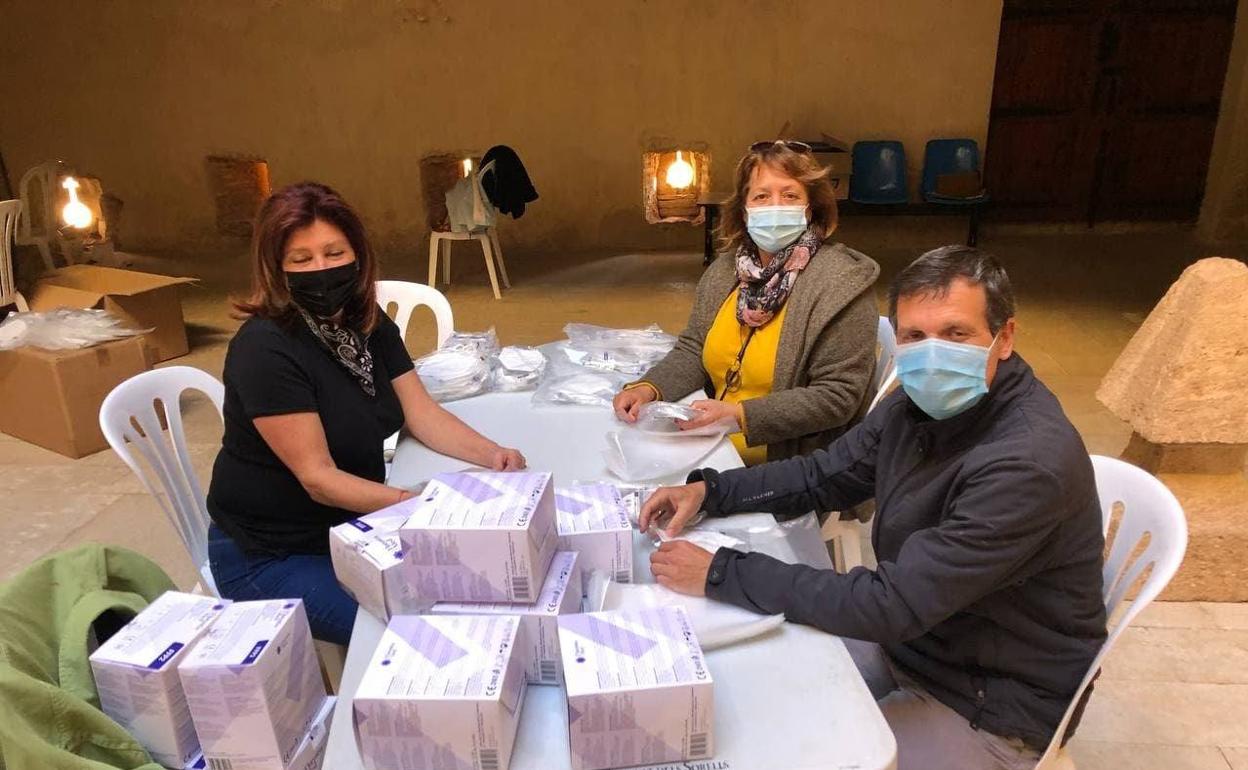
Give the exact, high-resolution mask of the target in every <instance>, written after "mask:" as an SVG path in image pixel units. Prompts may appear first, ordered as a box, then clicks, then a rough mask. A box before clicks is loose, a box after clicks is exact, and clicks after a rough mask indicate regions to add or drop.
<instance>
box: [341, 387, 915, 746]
mask: <svg viewBox="0 0 1248 770" xmlns="http://www.w3.org/2000/svg"><path fill="white" fill-rule="evenodd" d="M530 397H531V394H529V393H494V394H489V395H485V396H479V397H477V398H472V399H467V400H464V401H457V402H452V403H449V404H446V407H447V409H449V410H450V411H451V412H453V413H455V414H457V415H458V416H460V417H461V418H463V419H464V420H465V421H467V422H468V423H469V424H470V425H472V426H473V427H474V428H476V429H478V430H480V431H481V432H482V433H484V434H485V435H487V436H489V438H491V439H492V440H494V441H497V442H499V443H500V444H503V445H504V446H513V447H516V448H517V449H519V450H520V451H521V452H523V453H524V455H525V456H526V458H527V459H528V461H529V467H530V468H532V469H534V470H548V471H551V472H553V473H554V474H555V481H556V483H559V484H569V483H572V482H573V481H592V480H595V479H610V478H611V477H610V475H609V474H608V472H607V469H606V464H605V462H604V461H603V459H602V455H601V451H600V450H601V449H602V448H603V447H605V443H604V439H603V436H604V435H605V433H606V432H607V431H608V430H611V429H613V428H614V427H615V426H616V425H617V423H616V422H615V417H614V416H613V415H612V414H611V412H610V411H609V410H607V409H601V408H592V407H575V406H559V407H534V406H533V405H532V404H531V403H530V400H529V399H530ZM701 465H703V466H710V467H716V468H720V469H728V468H734V467H739V466H740V465H741V460H740V458H739V457H738V456H737V453H736V452H735V451H734V450H733V448H732V445H731V444H730V443H729V442H727V441H724V442H723V443H722V444H721V445H720V446H719V447H718V448H717V449H715V450H714V451H713V452H712V453H711V454H710V455H709V456H708V457H707V458H706V459H705V460H703V461H702V463H701ZM463 468H464V463H463V461H461V460H453V459H450V458H447V457H444V456H441V455H438V454H435V453H433V452H432V451H430V450H429V449H427V448H426V447H424V446H423V445H421V444H420V443H419V442H417V441H415V440H414V439H410V438H408V439H405V440H404V441H402V442H401V443H400V444H399V448H398V451H397V452H396V453H395V458H394V463H393V465H392V468H391V476H390V478H391V482H390V483H392V484H397V485H399V486H414V485H415V484H417V483H419V482H421V481H423V480H426V479H428V478H429V477H430V476H432V475H433V474H435V473H438V472H441V471H456V470H461V469H463ZM665 481H666V482H667V483H673V482H678V481H683V478H673V479H667V480H665ZM787 537H789V538H806V539H809V538H818V537H819V534H818V530H817V529H795V530H793V531H791V532H789V533H788V535H787ZM633 545H634V573H635V576H636V579H637V580H639V581H643V582H650V581H652V580H653V578H652V577H651V575H650V563H649V559H648V554H649V551H650V548H651V546H650V545H649V544H648V542H647V541H646V539H645V538H643V537H641V536H640V535H636V536H635V538H634V543H633ZM798 545H799V547H797V548H796V549H795V548H794V547H793V546H794V544H793V543H789V542H786V541H785V540H784V539H777V540H774V541H772V543H771V544H770V545H760V546H758V547H757V548H756V550H762V551H767V552H770V553H771V554H772V555H773V556H776V557H777V558H781V559H785V560H786V561H793V560H794V559H793V553H794V551H795V550H796V551H797V552H807V553H809V552H810V550H811V548H810V546H811V543H802V544H798ZM801 545H804V546H805V547H804V548H803V547H800V546H801ZM816 566H820V567H826V566H829V565H828V564H818V565H816ZM384 628H385V624H383V623H382V622H381V621H379V620H377V619H376V618H374V617H373V616H372V615H370V614H368V613H367V612H365V611H363V610H361V611H360V612H359V613H358V614H357V615H356V618H355V628H354V629H353V631H352V637H351V646H350V649H349V651H348V654H347V662H346V666H345V668H344V671H343V676H342V683H341V686H340V688H339V700H338V706H337V711H336V713H335V716H334V721H333V726H332V728H331V729H330V733H329V741H328V746H327V750H326V756H325V763H324V767H325V768H332V770H356V768H361V767H362V765H361V763H360V757H359V751H358V749H357V747H356V743H355V735H354V728H353V720H352V718H351V710H352V700H353V696H354V694H355V691H356V689H357V688H358V687H359V684H360V678H361V677H362V676H363V671H364V668H365V667H366V666H367V664H368V661H369V659H370V658H371V657H372V655H373V651H374V650H375V649H376V646H377V643H378V641H379V640H380V638H381V633H382V631H383V630H384ZM706 660H707V665H708V666H709V667H710V670H711V675H712V676H713V677H714V680H715V756H714V757H713V758H712V759H711V760H706V761H699V762H695V763H691V764H690V765H684V764H680V763H678V764H675V765H662V766H656V767H659V768H663V770H683V768H685V767H696V768H699V770H712V769H713V770H755V769H756V768H777V769H780V768H783V770H807V769H809V770H814V769H815V768H826V769H828V770H848V769H849V768H854V769H855V770H891V769H892V768H895V767H896V761H897V760H896V756H897V748H896V742H895V741H894V739H893V735H892V732H891V731H890V730H889V728H888V725H887V723H885V721H884V717H883V716H882V715H881V714H880V711H879V708H878V707H877V706H876V705H875V700H874V699H873V698H872V697H871V693H870V692H869V691H868V690H867V687H866V685H865V684H864V683H863V681H862V678H861V676H859V674H858V671H857V669H856V668H855V667H854V664H853V661H852V660H851V659H850V657H849V654H848V653H847V652H846V650H845V645H843V644H842V643H841V641H840V639H839V638H837V637H835V636H831V635H829V634H825V633H823V632H821V631H816V630H814V629H812V628H809V627H806V626H800V625H797V624H794V623H785V624H784V625H782V626H781V627H780V628H779V629H778V630H777V631H775V632H773V633H770V634H768V635H766V636H763V637H759V638H757V639H753V640H751V641H748V642H744V643H741V644H737V645H733V646H729V647H725V648H722V649H718V650H712V651H710V652H708V653H707V655H706ZM567 745H568V725H567V704H566V699H565V697H564V693H563V688H561V687H549V686H531V687H529V688H528V695H527V698H526V702H525V705H524V707H523V710H522V712H521V720H520V729H519V733H518V735H517V737H516V744H515V748H514V750H513V753H512V758H511V767H512V768H513V770H564V769H565V768H567V769H569V770H570V768H571V758H570V757H569V754H568V752H567V750H566V747H567ZM560 747H563V749H562V750H560ZM396 770H402V769H400V768H396Z"/></svg>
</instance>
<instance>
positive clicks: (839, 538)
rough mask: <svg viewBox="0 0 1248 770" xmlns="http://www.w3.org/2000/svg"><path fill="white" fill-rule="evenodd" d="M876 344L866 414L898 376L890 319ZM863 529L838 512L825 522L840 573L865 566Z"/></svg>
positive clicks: (881, 324)
mask: <svg viewBox="0 0 1248 770" xmlns="http://www.w3.org/2000/svg"><path fill="white" fill-rule="evenodd" d="M875 343H876V355H875V372H874V373H873V374H872V375H871V387H872V388H873V389H874V390H875V397H874V398H872V400H871V405H870V406H869V407H867V412H870V411H871V410H872V409H875V406H876V404H878V403H880V400H881V399H882V398H883V397H884V394H885V393H887V392H888V389H889V388H890V387H892V384H893V382H895V381H896V377H897V373H896V369H895V367H894V366H893V363H894V361H895V360H896V358H897V335H896V333H895V332H893V324H892V322H891V321H890V320H889V319H888V316H883V315H882V316H880V321H879V324H878V325H877V326H876V330H875ZM862 528H863V524H862V522H859V521H858V520H856V519H850V520H848V521H842V520H841V519H840V518H838V517H837V515H836V514H835V513H834V514H831V515H829V516H828V518H827V520H826V521H825V522H823V527H822V528H821V533H822V535H823V541H824V542H825V543H827V542H830V543H832V563H833V564H835V565H836V569H837V570H838V571H840V572H849V571H850V570H851V569H853V568H854V567H858V566H861V565H862Z"/></svg>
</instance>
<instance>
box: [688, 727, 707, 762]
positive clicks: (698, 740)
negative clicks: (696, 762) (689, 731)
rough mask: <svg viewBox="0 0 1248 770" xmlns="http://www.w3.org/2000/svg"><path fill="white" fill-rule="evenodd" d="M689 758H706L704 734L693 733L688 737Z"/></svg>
mask: <svg viewBox="0 0 1248 770" xmlns="http://www.w3.org/2000/svg"><path fill="white" fill-rule="evenodd" d="M689 756H690V757H705V756H706V733H694V734H693V735H691V736H689Z"/></svg>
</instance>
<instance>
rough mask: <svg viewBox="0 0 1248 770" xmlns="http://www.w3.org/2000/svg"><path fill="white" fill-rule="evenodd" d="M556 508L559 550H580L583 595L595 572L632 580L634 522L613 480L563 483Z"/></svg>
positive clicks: (618, 578)
mask: <svg viewBox="0 0 1248 770" xmlns="http://www.w3.org/2000/svg"><path fill="white" fill-rule="evenodd" d="M555 509H556V511H557V512H558V517H559V550H561V551H576V552H577V553H578V554H580V559H579V562H580V565H581V594H582V595H584V594H586V593H588V591H589V577H590V575H591V574H593V573H594V572H605V573H607V574H608V575H610V576H611V579H612V580H613V581H615V582H617V583H631V582H633V526H632V523H631V522H630V521H629V519H628V507H627V506H626V505H625V504H624V501H623V499H622V498H621V497H620V491H619V490H618V489H616V488H615V487H614V486H612V485H611V484H587V485H584V486H576V487H560V488H559V489H558V490H556V491H555Z"/></svg>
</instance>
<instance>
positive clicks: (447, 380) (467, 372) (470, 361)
mask: <svg viewBox="0 0 1248 770" xmlns="http://www.w3.org/2000/svg"><path fill="white" fill-rule="evenodd" d="M415 363H416V373H417V374H418V375H420V381H421V382H422V383H424V386H425V390H427V391H429V395H430V396H432V397H433V399H434V400H435V401H454V400H456V399H460V398H468V397H469V396H475V395H477V394H478V393H480V392H481V391H483V390H485V388H486V386H487V385H488V384H489V381H490V363H489V361H488V360H486V359H485V358H482V357H481V356H479V355H477V354H476V353H475V352H470V351H468V350H463V349H449V350H448V349H443V350H437V351H434V352H433V353H430V354H429V355H427V356H424V357H423V358H418V359H417V360H416V362H415Z"/></svg>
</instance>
